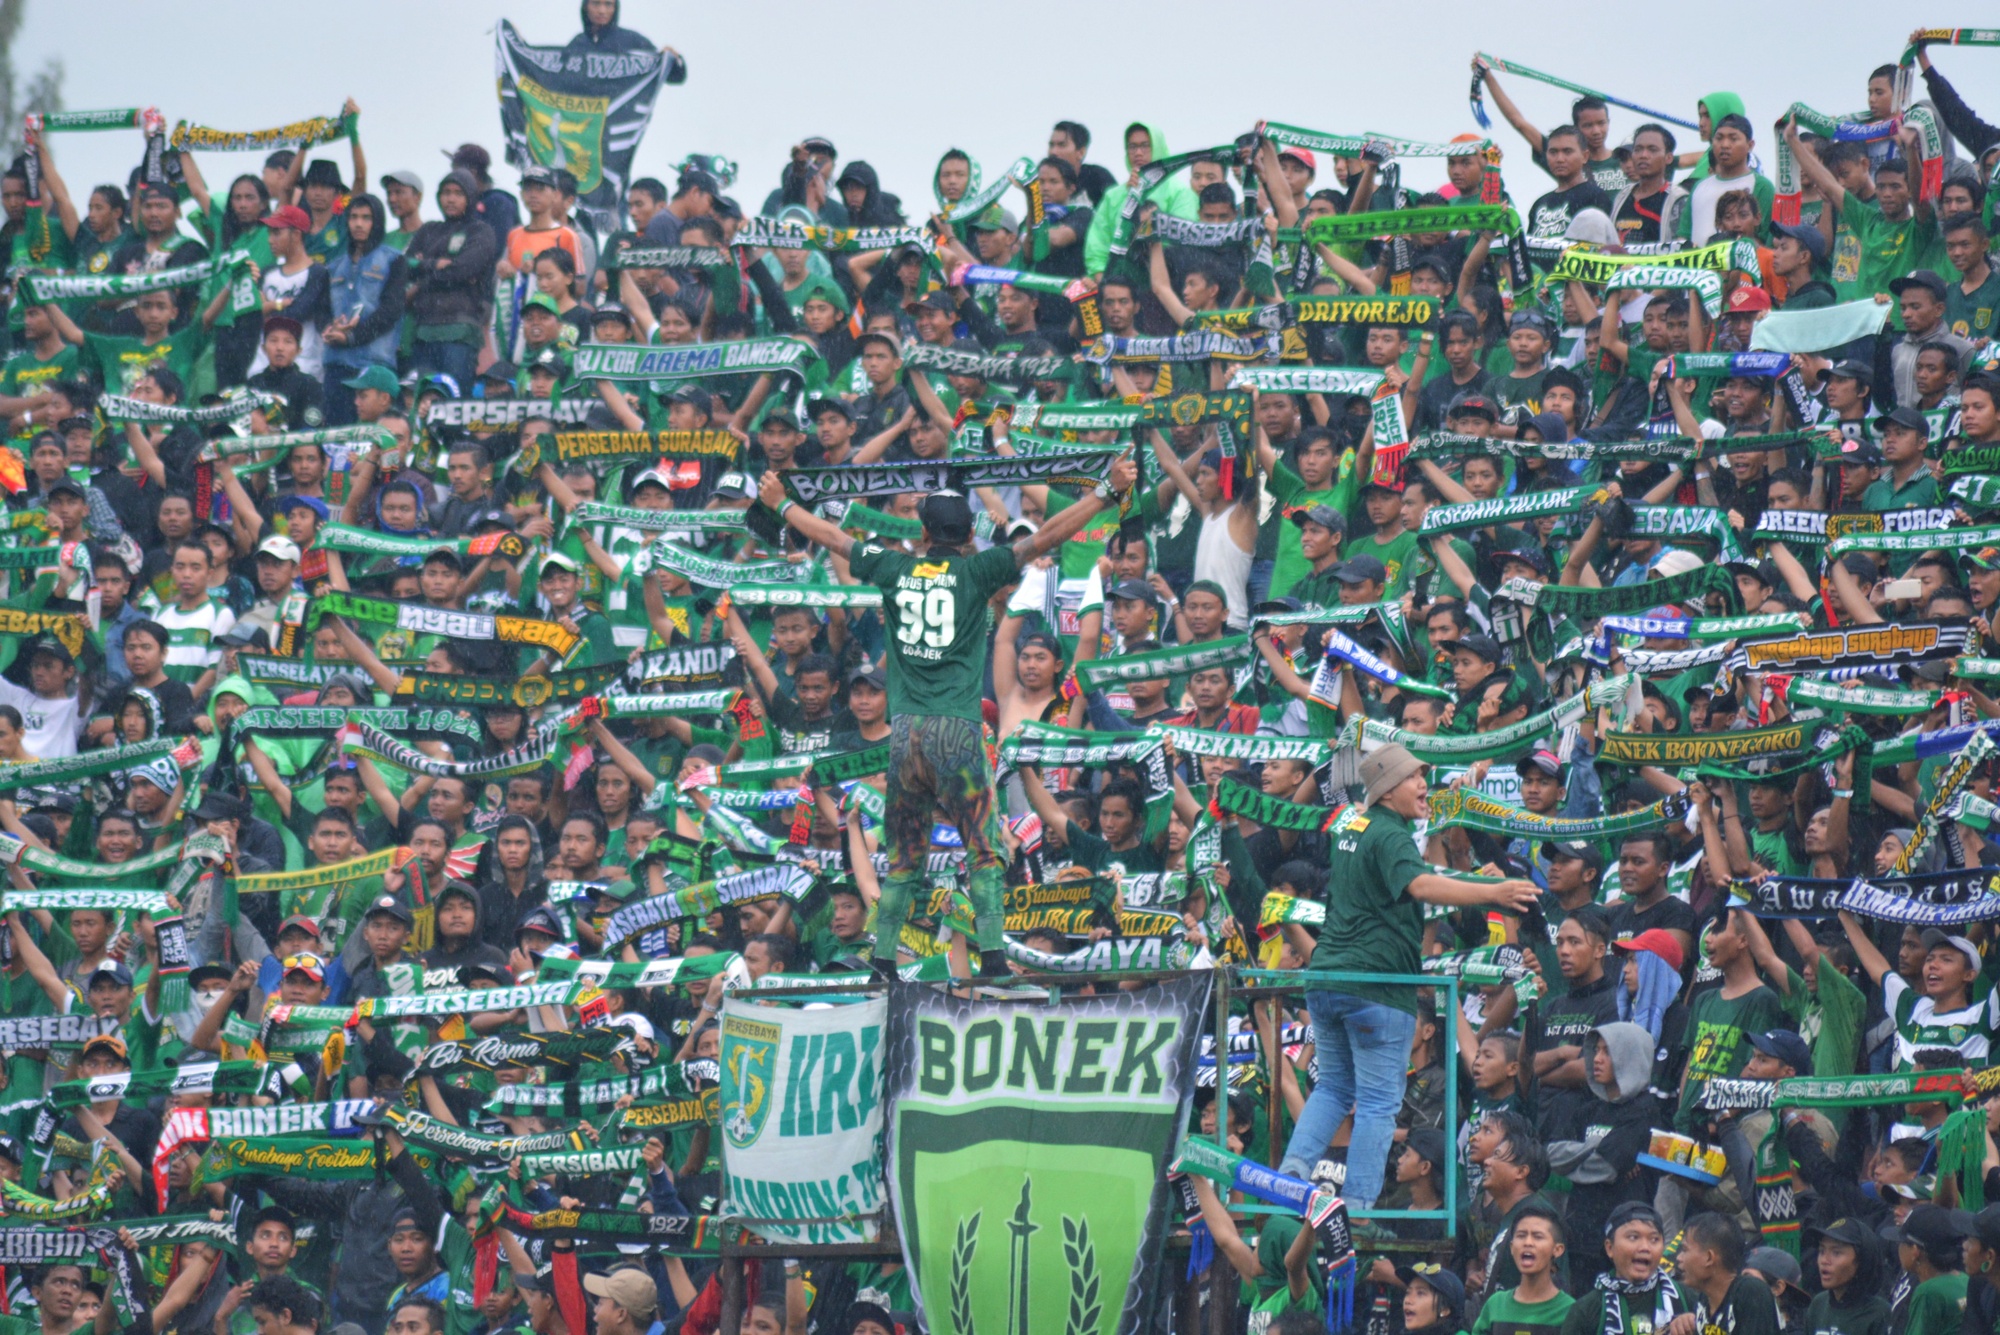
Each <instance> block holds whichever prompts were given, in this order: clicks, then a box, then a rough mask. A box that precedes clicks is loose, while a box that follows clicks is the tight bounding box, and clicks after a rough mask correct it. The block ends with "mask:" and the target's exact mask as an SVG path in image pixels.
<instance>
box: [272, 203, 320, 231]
mask: <svg viewBox="0 0 2000 1335" xmlns="http://www.w3.org/2000/svg"><path fill="white" fill-rule="evenodd" d="M312 225H313V220H312V215H311V214H309V213H307V212H306V211H305V210H304V209H302V208H300V207H299V206H298V205H296V204H287V205H285V207H283V208H281V209H274V210H272V213H271V216H270V217H268V218H266V219H264V226H266V227H289V228H291V229H292V230H293V231H294V232H310V231H311V230H312Z"/></svg>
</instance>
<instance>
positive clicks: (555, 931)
mask: <svg viewBox="0 0 2000 1335" xmlns="http://www.w3.org/2000/svg"><path fill="white" fill-rule="evenodd" d="M523 932H541V933H542V934H544V935H546V936H552V937H554V938H555V939H556V940H558V941H560V940H562V935H563V931H562V922H561V920H560V919H558V918H557V917H556V915H555V914H554V913H553V912H551V911H550V910H549V909H548V907H547V906H545V905H538V906H536V907H535V908H531V909H529V910H528V911H527V912H526V913H524V914H522V915H521V921H520V922H518V923H516V924H514V938H515V940H516V941H518V940H520V936H521V933H523Z"/></svg>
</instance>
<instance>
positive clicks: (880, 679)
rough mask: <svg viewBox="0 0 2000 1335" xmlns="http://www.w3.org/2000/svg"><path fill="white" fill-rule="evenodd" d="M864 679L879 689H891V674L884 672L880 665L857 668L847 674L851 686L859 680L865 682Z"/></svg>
mask: <svg viewBox="0 0 2000 1335" xmlns="http://www.w3.org/2000/svg"><path fill="white" fill-rule="evenodd" d="M863 681H865V682H867V683H868V684H869V685H870V686H873V687H874V688H875V689H876V690H878V691H886V690H888V689H889V674H888V673H886V672H884V671H883V670H882V669H881V668H879V667H866V668H856V669H854V671H852V672H850V673H848V674H847V684H848V685H849V686H852V685H854V684H855V683H857V682H863Z"/></svg>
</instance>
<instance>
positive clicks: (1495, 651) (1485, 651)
mask: <svg viewBox="0 0 2000 1335" xmlns="http://www.w3.org/2000/svg"><path fill="white" fill-rule="evenodd" d="M1438 647H1439V648H1440V649H1443V650H1446V651H1447V652H1450V653H1456V652H1458V651H1459V650H1460V649H1463V650H1465V651H1466V652H1467V653H1469V654H1477V655H1479V657H1481V658H1483V659H1485V660H1486V661H1487V662H1489V663H1498V662H1499V661H1500V660H1501V658H1502V657H1504V655H1503V654H1502V653H1501V651H1500V643H1499V641H1497V640H1495V639H1494V638H1493V637H1492V636H1491V635H1478V634H1474V635H1467V636H1465V637H1464V638H1462V639H1457V640H1443V641H1440V642H1439V644H1438Z"/></svg>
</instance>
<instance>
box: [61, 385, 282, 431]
mask: <svg viewBox="0 0 2000 1335" xmlns="http://www.w3.org/2000/svg"><path fill="white" fill-rule="evenodd" d="M277 405H278V400H277V398H276V397H275V396H273V395H270V394H265V393H261V392H251V393H246V394H241V395H238V396H237V397H236V398H233V399H225V400H224V401H223V402H221V403H215V404H210V405H209V406H208V407H205V408H183V407H180V406H179V405H178V404H166V403H146V402H143V401H141V400H139V399H130V398H126V397H125V396H124V395H122V394H105V395H103V396H101V397H100V398H99V399H98V400H97V410H98V411H99V412H100V413H102V414H103V415H104V417H105V420H107V421H111V422H150V423H155V424H159V423H164V424H167V425H171V426H215V425H217V424H218V423H221V422H234V421H236V420H237V419H238V418H241V417H248V416H249V415H250V414H251V413H253V412H256V411H257V410H258V409H259V408H264V409H270V408H275V407H276V406H277Z"/></svg>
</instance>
